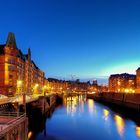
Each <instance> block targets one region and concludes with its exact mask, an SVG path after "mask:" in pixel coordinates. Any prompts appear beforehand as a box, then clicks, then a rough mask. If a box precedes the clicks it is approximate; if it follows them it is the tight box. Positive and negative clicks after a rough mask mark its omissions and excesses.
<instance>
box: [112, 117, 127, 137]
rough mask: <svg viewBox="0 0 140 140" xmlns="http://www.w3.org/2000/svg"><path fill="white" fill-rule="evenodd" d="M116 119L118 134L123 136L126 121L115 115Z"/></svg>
mask: <svg viewBox="0 0 140 140" xmlns="http://www.w3.org/2000/svg"><path fill="white" fill-rule="evenodd" d="M114 119H115V123H116V126H117V130H118V133H119V134H120V135H121V136H122V135H123V133H124V125H125V124H124V120H123V118H122V117H120V116H119V115H115V117H114Z"/></svg>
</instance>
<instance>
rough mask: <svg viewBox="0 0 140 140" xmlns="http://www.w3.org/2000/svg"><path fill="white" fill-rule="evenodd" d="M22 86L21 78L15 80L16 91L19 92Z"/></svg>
mask: <svg viewBox="0 0 140 140" xmlns="http://www.w3.org/2000/svg"><path fill="white" fill-rule="evenodd" d="M21 88H22V80H17V93H20V91H21Z"/></svg>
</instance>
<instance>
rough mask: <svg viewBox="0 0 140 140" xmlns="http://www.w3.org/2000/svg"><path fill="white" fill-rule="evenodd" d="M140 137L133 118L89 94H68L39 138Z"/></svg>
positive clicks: (135, 139) (134, 139) (131, 139)
mask: <svg viewBox="0 0 140 140" xmlns="http://www.w3.org/2000/svg"><path fill="white" fill-rule="evenodd" d="M44 131H46V136H45V135H44ZM43 139H44V140H46V139H47V140H78V139H82V140H93V139H95V140H96V139H98V140H104V139H107V140H139V139H140V126H139V125H137V124H136V123H135V122H134V121H133V120H132V119H130V118H127V117H125V116H123V115H122V114H121V113H118V112H117V111H114V110H112V109H110V107H109V106H106V105H104V104H101V103H98V102H96V101H94V100H93V99H86V97H82V96H81V97H77V96H75V97H72V98H71V97H68V98H65V99H64V102H63V105H61V106H59V107H57V108H56V109H55V111H54V112H53V114H52V115H51V117H50V118H48V119H47V121H46V124H45V128H44V130H43V131H42V132H40V133H38V134H37V135H36V140H43Z"/></svg>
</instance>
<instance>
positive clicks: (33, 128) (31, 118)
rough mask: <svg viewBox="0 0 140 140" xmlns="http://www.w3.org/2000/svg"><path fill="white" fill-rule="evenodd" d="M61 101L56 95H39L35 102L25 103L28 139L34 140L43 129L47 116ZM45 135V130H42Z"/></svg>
mask: <svg viewBox="0 0 140 140" xmlns="http://www.w3.org/2000/svg"><path fill="white" fill-rule="evenodd" d="M61 102H62V99H61V98H60V97H59V96H57V95H52V96H47V97H45V98H44V97H43V96H42V97H39V100H38V101H37V102H33V103H29V104H27V105H26V111H27V117H28V122H29V125H28V129H29V132H28V140H35V138H36V134H38V133H40V132H42V131H43V129H44V128H45V122H46V119H47V118H50V117H51V115H52V114H53V111H54V109H55V108H56V106H57V105H58V104H59V103H61ZM44 135H46V131H44Z"/></svg>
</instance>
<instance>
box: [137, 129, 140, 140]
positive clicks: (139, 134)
mask: <svg viewBox="0 0 140 140" xmlns="http://www.w3.org/2000/svg"><path fill="white" fill-rule="evenodd" d="M136 135H137V136H138V138H140V127H139V126H136Z"/></svg>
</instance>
